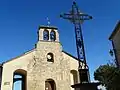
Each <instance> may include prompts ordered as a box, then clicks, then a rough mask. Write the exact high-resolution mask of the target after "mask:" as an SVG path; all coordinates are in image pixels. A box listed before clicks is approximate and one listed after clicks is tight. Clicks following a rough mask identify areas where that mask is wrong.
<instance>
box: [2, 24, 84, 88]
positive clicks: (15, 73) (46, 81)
mask: <svg viewBox="0 0 120 90" xmlns="http://www.w3.org/2000/svg"><path fill="white" fill-rule="evenodd" d="M80 62H81V64H82V61H80ZM78 65H79V64H78V59H77V58H76V57H74V56H72V55H70V54H68V53H67V52H65V51H63V49H62V45H61V44H60V41H59V33H58V28H56V27H52V26H40V27H39V30H38V42H37V43H36V45H35V48H34V49H32V50H30V51H28V52H26V53H24V54H22V55H20V56H18V57H15V58H13V59H11V60H9V61H7V62H4V63H2V64H1V66H0V67H1V68H0V69H1V73H0V74H1V77H0V78H1V90H14V85H15V83H16V82H17V81H21V82H22V83H21V88H22V89H21V90H74V89H73V88H71V85H73V84H75V83H79V74H78Z"/></svg>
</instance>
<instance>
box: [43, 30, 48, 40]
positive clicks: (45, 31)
mask: <svg viewBox="0 0 120 90" xmlns="http://www.w3.org/2000/svg"><path fill="white" fill-rule="evenodd" d="M43 40H49V31H48V30H44V31H43Z"/></svg>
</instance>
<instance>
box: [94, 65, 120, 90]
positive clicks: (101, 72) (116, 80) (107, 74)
mask: <svg viewBox="0 0 120 90" xmlns="http://www.w3.org/2000/svg"><path fill="white" fill-rule="evenodd" d="M94 78H95V80H98V81H99V82H101V83H102V84H103V85H104V86H105V87H106V89H107V90H120V69H119V68H117V67H115V66H114V65H109V64H107V65H101V66H100V67H99V68H98V69H97V70H96V71H95V72H94Z"/></svg>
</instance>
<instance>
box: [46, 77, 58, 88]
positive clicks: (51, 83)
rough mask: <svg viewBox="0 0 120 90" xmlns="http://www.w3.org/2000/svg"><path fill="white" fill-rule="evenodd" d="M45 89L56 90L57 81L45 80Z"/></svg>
mask: <svg viewBox="0 0 120 90" xmlns="http://www.w3.org/2000/svg"><path fill="white" fill-rule="evenodd" d="M45 90H56V85H55V81H54V80H52V79H47V80H46V81H45Z"/></svg>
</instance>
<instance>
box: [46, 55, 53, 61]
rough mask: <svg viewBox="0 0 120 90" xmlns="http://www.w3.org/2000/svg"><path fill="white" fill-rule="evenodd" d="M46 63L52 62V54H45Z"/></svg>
mask: <svg viewBox="0 0 120 90" xmlns="http://www.w3.org/2000/svg"><path fill="white" fill-rule="evenodd" d="M47 61H48V62H54V56H53V54H52V53H48V54H47Z"/></svg>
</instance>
